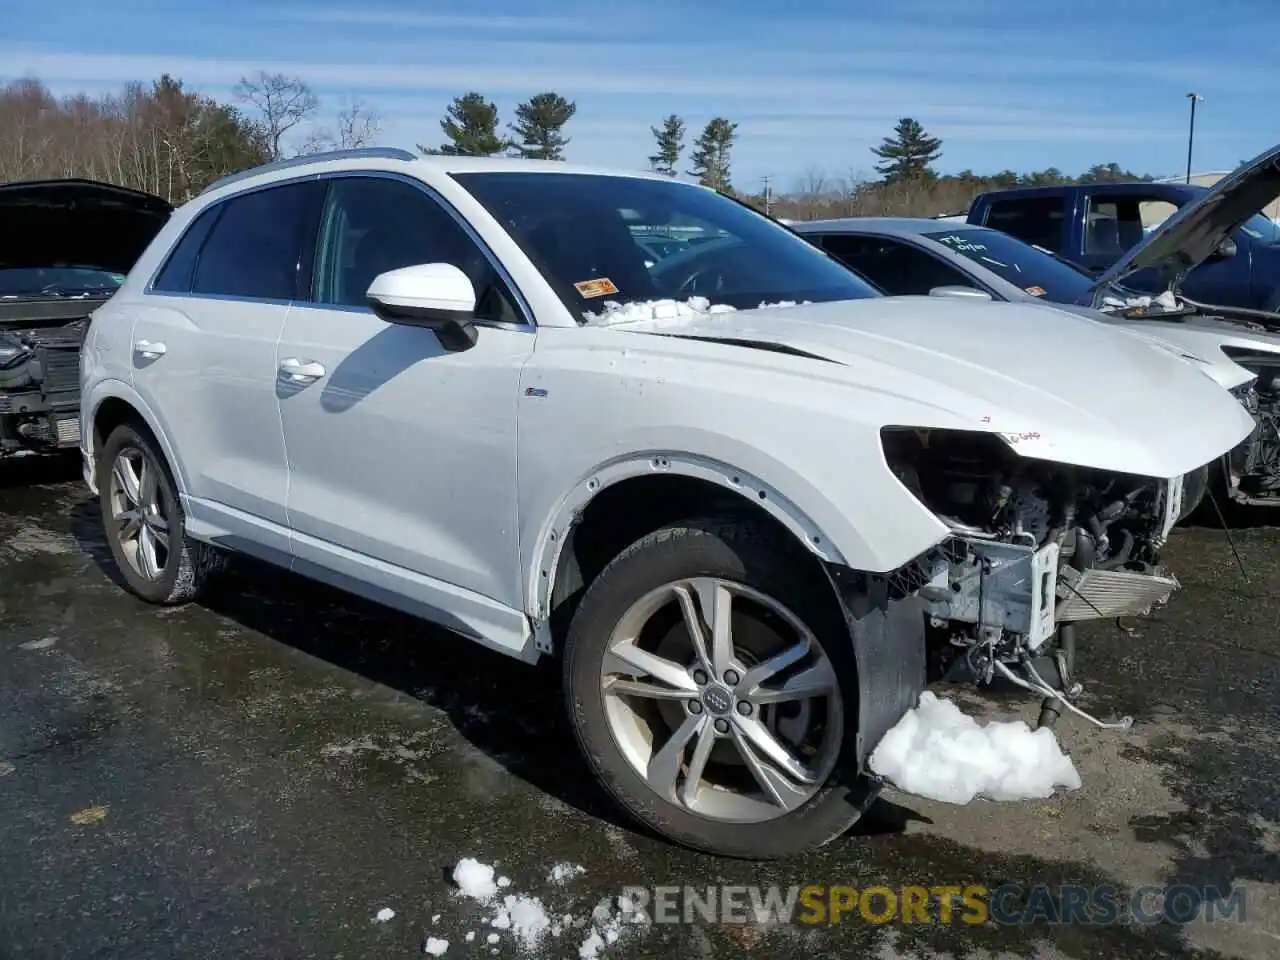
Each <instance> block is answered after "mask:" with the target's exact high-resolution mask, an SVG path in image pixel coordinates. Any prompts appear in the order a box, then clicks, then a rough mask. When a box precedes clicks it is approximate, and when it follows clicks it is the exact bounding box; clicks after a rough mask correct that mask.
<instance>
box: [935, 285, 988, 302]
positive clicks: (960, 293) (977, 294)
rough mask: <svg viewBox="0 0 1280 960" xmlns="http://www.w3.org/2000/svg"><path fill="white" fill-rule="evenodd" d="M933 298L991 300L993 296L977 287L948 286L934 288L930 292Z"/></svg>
mask: <svg viewBox="0 0 1280 960" xmlns="http://www.w3.org/2000/svg"><path fill="white" fill-rule="evenodd" d="M929 296H931V297H944V298H947V299H950V300H988V301H989V300H990V299H991V294H989V293H987V291H985V290H979V289H978V288H977V287H961V286H947V287H934V288H933V289H932V290H930V291H929Z"/></svg>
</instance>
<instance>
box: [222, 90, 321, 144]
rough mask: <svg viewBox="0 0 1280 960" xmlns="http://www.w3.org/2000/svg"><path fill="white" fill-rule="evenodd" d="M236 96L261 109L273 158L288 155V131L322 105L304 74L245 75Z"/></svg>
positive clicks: (262, 124)
mask: <svg viewBox="0 0 1280 960" xmlns="http://www.w3.org/2000/svg"><path fill="white" fill-rule="evenodd" d="M235 95H236V99H237V100H239V101H240V102H242V103H246V104H248V105H250V106H251V107H253V109H254V110H256V111H257V113H258V116H257V118H256V120H257V123H258V124H259V125H260V126H261V128H262V134H263V138H264V139H265V140H266V143H267V151H268V153H269V155H270V157H271V159H272V160H279V159H281V158H282V157H283V156H284V149H283V141H284V135H285V134H286V133H288V132H289V131H290V130H292V129H293V128H294V127H296V126H298V124H300V123H302V122H303V121H305V120H306V119H307V118H309V117H310V116H311V115H312V114H313V113H315V112H316V110H317V109H318V108H319V106H320V98H319V97H317V96H316V95H315V94H314V93H313V92H312V90H311V87H309V86H308V85H307V84H306V82H305V81H303V80H302V79H301V78H300V77H286V76H285V75H284V74H283V73H267V72H266V71H265V70H259V71H258V74H257V76H256V77H252V78H250V77H242V78H241V80H240V82H239V83H237V84H236V86H235Z"/></svg>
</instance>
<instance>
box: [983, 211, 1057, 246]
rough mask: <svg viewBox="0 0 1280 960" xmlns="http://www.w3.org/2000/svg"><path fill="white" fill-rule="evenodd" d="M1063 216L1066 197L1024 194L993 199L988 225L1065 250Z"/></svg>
mask: <svg viewBox="0 0 1280 960" xmlns="http://www.w3.org/2000/svg"><path fill="white" fill-rule="evenodd" d="M1062 218H1063V214H1062V197H1020V198H1013V199H1009V200H994V201H992V202H991V205H990V206H989V207H988V208H987V219H986V222H985V224H984V225H985V226H988V227H992V228H994V229H996V230H1000V231H1002V232H1004V233H1007V234H1009V235H1010V236H1012V237H1017V238H1018V239H1019V240H1022V241H1023V242H1025V243H1034V244H1036V245H1037V246H1041V247H1044V248H1045V249H1046V250H1053V251H1054V252H1055V253H1061V252H1062Z"/></svg>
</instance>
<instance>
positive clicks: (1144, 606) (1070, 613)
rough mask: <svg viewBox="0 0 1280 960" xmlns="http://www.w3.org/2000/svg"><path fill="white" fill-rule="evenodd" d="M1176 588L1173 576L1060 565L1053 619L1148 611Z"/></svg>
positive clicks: (1084, 617) (1105, 616) (1122, 614)
mask: <svg viewBox="0 0 1280 960" xmlns="http://www.w3.org/2000/svg"><path fill="white" fill-rule="evenodd" d="M1176 589H1178V581H1177V580H1175V579H1174V578H1173V577H1161V576H1156V575H1154V574H1150V573H1135V572H1134V571H1132V570H1086V571H1085V572H1084V573H1081V572H1080V571H1078V570H1076V569H1074V568H1073V567H1064V568H1063V569H1062V570H1061V571H1060V572H1059V575H1058V591H1057V592H1058V603H1057V606H1056V607H1055V609H1054V619H1056V620H1058V621H1059V622H1068V621H1073V620H1100V619H1102V620H1106V619H1110V618H1112V617H1137V616H1141V615H1143V614H1145V613H1149V612H1150V610H1151V608H1152V607H1153V606H1155V605H1156V604H1157V603H1163V602H1164V601H1165V600H1168V599H1169V596H1170V595H1171V594H1172V593H1173V591H1174V590H1176Z"/></svg>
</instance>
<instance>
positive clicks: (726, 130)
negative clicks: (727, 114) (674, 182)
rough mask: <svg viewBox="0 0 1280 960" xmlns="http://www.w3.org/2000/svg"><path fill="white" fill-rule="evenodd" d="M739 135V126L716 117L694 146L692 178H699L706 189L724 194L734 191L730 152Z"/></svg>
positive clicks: (690, 172) (705, 128) (704, 128)
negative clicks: (731, 177) (731, 178)
mask: <svg viewBox="0 0 1280 960" xmlns="http://www.w3.org/2000/svg"><path fill="white" fill-rule="evenodd" d="M737 135H738V125H737V124H736V123H730V122H729V121H728V120H726V119H725V118H724V117H716V118H714V119H713V120H711V121H709V122H708V123H707V125H706V126H705V127H703V129H702V134H701V135H700V136H699V137H698V139H697V141H696V142H695V143H694V145H693V154H692V156H690V158H689V159H690V160H691V161H693V169H692V170H690V171H689V174H690V176H694V177H697V178H698V182H699V183H700V184H702V185H703V186H704V187H711V188H713V189H715V190H719V191H721V192H722V193H728V192H729V191H730V190H732V187H731V186H730V183H729V152H730V151H731V150H732V149H733V141H734V140H735V139H736V138H737Z"/></svg>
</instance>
